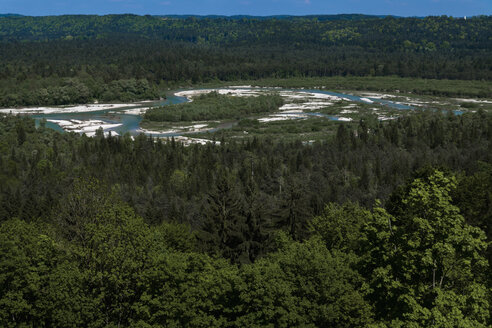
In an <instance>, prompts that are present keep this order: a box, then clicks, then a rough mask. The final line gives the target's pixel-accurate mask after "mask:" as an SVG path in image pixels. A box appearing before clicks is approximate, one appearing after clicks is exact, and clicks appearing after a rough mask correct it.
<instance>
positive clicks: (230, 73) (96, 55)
mask: <svg viewBox="0 0 492 328" xmlns="http://www.w3.org/2000/svg"><path fill="white" fill-rule="evenodd" d="M339 18H340V19H335V18H333V19H328V18H326V19H325V18H324V17H323V16H319V17H317V16H306V17H289V18H274V17H273V18H268V19H266V18H261V19H260V18H254V17H253V18H250V17H243V18H229V17H215V18H209V17H200V18H197V17H188V18H173V17H156V16H135V15H108V16H50V17H2V18H1V19H0V45H1V47H0V58H1V61H0V106H13V105H34V104H57V103H59V102H60V100H55V99H53V97H52V96H50V95H49V94H50V92H51V91H52V90H53V89H57V88H62V87H63V86H64V85H66V84H67V83H70V82H67V81H72V82H73V83H76V84H80V85H82V87H83V88H84V86H85V88H87V89H88V90H89V93H88V98H90V99H96V98H97V99H99V98H101V96H102V93H104V90H103V89H104V85H106V84H108V83H110V82H113V81H125V80H132V79H135V80H142V81H147V82H148V83H149V85H150V87H151V88H152V87H161V88H163V87H169V86H171V87H172V86H176V85H180V84H198V83H204V82H214V81H217V82H220V81H237V80H244V79H249V80H255V79H260V78H292V77H298V78H300V77H328V76H401V77H420V78H435V79H462V80H485V81H489V80H492V17H490V16H480V17H472V18H470V19H467V20H465V19H461V18H452V17H446V16H442V17H426V18H395V17H384V18H379V17H373V16H371V17H358V16H350V15H349V16H341V17H339ZM116 83H119V82H116ZM27 90H35V92H34V95H32V96H31V97H30V99H28V98H27V97H26V93H27ZM125 92H126V91H125ZM125 92H123V93H121V94H120V96H123V95H124V94H125ZM46 93H48V95H46ZM145 96H148V95H147V94H145ZM116 98H118V96H117V97H116ZM127 98H140V99H143V98H144V95H143V94H142V95H137V97H135V96H133V97H132V96H127ZM107 99H108V100H110V99H112V98H111V97H109V96H108V97H107ZM78 101H80V100H79V99H74V98H73V97H70V96H68V97H66V98H65V99H64V100H62V102H63V103H74V102H78Z"/></svg>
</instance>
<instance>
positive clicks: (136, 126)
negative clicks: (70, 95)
mask: <svg viewBox="0 0 492 328" xmlns="http://www.w3.org/2000/svg"><path fill="white" fill-rule="evenodd" d="M272 90H279V89H272ZM285 90H286V91H296V92H310V93H319V94H327V95H332V96H337V97H340V98H344V99H348V100H350V101H354V102H360V103H367V102H365V101H364V100H362V98H363V97H359V96H355V95H349V94H343V93H337V92H331V91H321V90H309V89H285ZM365 98H367V99H370V100H371V101H373V102H374V104H380V105H383V106H387V107H390V108H394V109H400V110H410V109H415V108H413V107H411V106H408V105H403V104H398V103H395V102H392V101H389V100H384V99H377V98H370V97H365ZM187 101H188V100H187V99H186V98H185V97H177V96H175V95H169V96H168V97H167V98H166V99H165V100H162V101H155V102H151V103H146V104H141V105H136V106H133V108H145V107H156V106H166V105H171V104H180V103H184V102H187ZM125 109H128V108H125ZM125 109H109V110H101V111H93V112H87V113H59V114H34V115H33V118H34V119H35V120H36V124H39V122H40V121H41V120H42V119H46V120H80V121H87V120H100V121H104V122H107V123H109V124H121V126H118V127H116V128H112V129H109V130H106V131H114V132H116V133H118V134H120V135H123V134H125V133H127V132H128V133H130V134H132V135H136V134H139V133H140V122H141V121H142V116H139V115H132V114H125V113H124V110H125ZM304 114H306V115H309V116H317V117H324V118H327V119H330V120H333V121H338V120H339V119H338V117H336V116H333V115H327V114H323V113H316V112H311V113H304ZM459 114H460V113H457V115H459ZM233 125H234V123H227V124H223V125H221V126H219V127H217V128H214V129H212V130H209V131H210V132H214V131H217V130H220V129H227V128H230V127H232V126H233ZM46 126H47V127H49V128H52V129H54V130H57V131H60V132H63V129H62V128H61V127H60V126H59V125H57V124H55V123H52V122H46ZM181 134H182V133H164V134H152V135H153V136H156V137H171V136H179V135H181ZM187 134H189V133H187Z"/></svg>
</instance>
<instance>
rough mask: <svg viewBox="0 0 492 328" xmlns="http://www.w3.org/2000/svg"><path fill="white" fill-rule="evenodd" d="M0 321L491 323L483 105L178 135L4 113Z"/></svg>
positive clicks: (489, 148) (491, 180)
mask: <svg viewBox="0 0 492 328" xmlns="http://www.w3.org/2000/svg"><path fill="white" fill-rule="evenodd" d="M0 154H1V156H0V218H1V220H2V223H1V227H0V240H1V242H0V254H1V255H0V257H1V258H2V261H0V286H1V289H0V304H2V306H1V310H0V323H1V325H2V326H6V327H9V326H11V327H17V326H22V325H27V326H36V327H38V326H50V327H66V326H67V325H68V326H91V327H102V326H139V327H151V326H161V325H162V326H188V327H202V326H216V327H244V326H278V327H288V326H312V327H314V326H337V327H366V326H374V327H382V326H385V325H386V326H388V327H395V326H402V327H403V326H415V327H417V326H422V327H428V326H433V327H455V326H463V327H485V326H487V325H490V324H491V322H490V304H492V303H491V301H492V300H491V294H490V287H491V283H492V281H491V280H490V277H491V275H490V269H489V267H488V262H487V259H490V258H491V257H492V256H491V255H492V253H491V251H490V248H489V251H487V245H488V242H487V241H486V237H487V236H488V238H490V237H491V234H492V231H491V230H490V224H489V222H490V219H491V213H492V208H491V204H492V202H491V201H490V200H491V197H492V194H491V191H492V166H491V164H490V163H491V160H492V158H491V156H492V116H490V114H486V113H484V112H478V113H475V114H473V113H470V114H465V115H462V116H455V115H452V114H450V115H443V114H441V113H438V112H433V111H424V112H421V113H415V114H413V115H407V116H403V117H401V118H400V119H398V120H395V121H391V122H386V123H382V122H377V121H361V122H360V123H359V124H358V126H357V127H355V128H351V127H350V125H347V124H343V123H342V124H339V126H338V131H337V134H336V136H335V137H334V138H333V139H332V140H328V141H324V142H316V143H314V144H310V145H305V144H302V143H300V142H289V143H284V142H282V141H275V142H274V141H272V140H270V139H268V138H263V139H246V140H242V141H237V142H235V141H234V140H229V141H227V142H224V141H222V142H221V143H220V144H219V143H218V142H217V143H216V144H213V143H210V144H208V145H206V146H201V145H191V146H189V147H184V146H183V145H182V144H179V143H177V142H173V141H171V142H168V143H166V142H162V141H161V140H156V139H153V138H151V137H146V136H144V135H140V136H139V137H137V138H136V139H135V140H132V139H131V138H130V136H128V135H127V136H124V137H108V138H105V137H104V136H103V135H102V131H101V133H99V134H98V136H96V137H95V138H88V137H86V136H80V135H78V134H74V133H63V134H60V133H59V132H56V131H53V130H51V129H47V128H44V127H43V125H41V126H40V127H39V128H37V129H36V128H35V126H34V122H33V121H32V120H31V119H29V118H27V117H24V118H21V117H15V116H11V115H8V116H5V117H3V118H1V119H0Z"/></svg>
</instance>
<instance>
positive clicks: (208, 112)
mask: <svg viewBox="0 0 492 328" xmlns="http://www.w3.org/2000/svg"><path fill="white" fill-rule="evenodd" d="M282 105H283V99H282V97H280V96H279V95H276V94H272V95H265V96H259V97H233V96H228V95H220V94H218V93H217V92H211V93H207V94H203V95H200V96H198V97H195V98H194V99H193V101H192V102H190V103H184V104H178V105H170V106H166V107H160V108H150V109H149V110H147V111H146V113H145V116H144V118H145V119H146V120H149V121H158V122H163V121H169V122H180V121H188V122H189V121H208V120H218V119H228V118H241V117H247V116H253V115H255V114H260V113H269V112H274V111H277V110H278V109H279V107H280V106H282Z"/></svg>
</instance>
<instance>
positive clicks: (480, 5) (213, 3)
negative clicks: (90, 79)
mask: <svg viewBox="0 0 492 328" xmlns="http://www.w3.org/2000/svg"><path fill="white" fill-rule="evenodd" d="M0 13H19V14H24V15H33V16H41V15H61V14H121V13H133V14H140V15H144V14H152V15H158V14H161V15H166V14H196V15H208V14H218V15H236V14H245V15H259V16H267V15H279V14H286V15H308V14H341V13H362V14H375V15H385V14H390V15H397V16H428V15H448V16H455V17H460V16H465V15H466V16H473V15H492V0H77V1H72V0H0Z"/></svg>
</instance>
